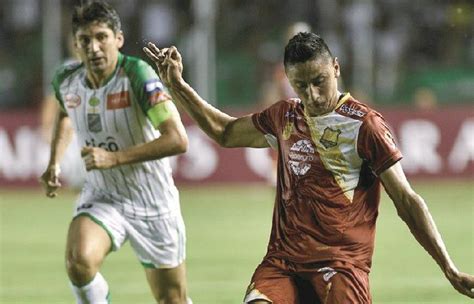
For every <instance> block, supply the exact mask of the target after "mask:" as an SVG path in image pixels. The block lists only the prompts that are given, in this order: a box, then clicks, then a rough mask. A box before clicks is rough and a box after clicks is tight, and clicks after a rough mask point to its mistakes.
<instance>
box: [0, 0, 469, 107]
mask: <svg viewBox="0 0 474 304" xmlns="http://www.w3.org/2000/svg"><path fill="white" fill-rule="evenodd" d="M46 1H47V0H2V1H1V2H0V108H2V109H6V108H18V107H35V108H37V107H39V105H40V103H41V100H43V97H44V96H47V95H48V94H49V93H50V92H48V91H47V89H45V88H44V86H43V83H44V79H43V77H44V73H43V68H44V66H43V61H42V60H41V59H42V54H41V52H42V50H43V47H42V45H43V38H44V35H45V34H44V28H43V26H42V25H43V22H44V18H43V16H44V11H43V10H44V5H43V4H44V3H45V2H46ZM48 1H51V0H48ZM57 1H58V2H59V3H60V4H61V12H62V14H61V32H62V38H61V41H60V42H59V43H60V44H61V46H62V57H63V58H58V64H59V62H60V60H64V59H66V58H67V57H70V52H68V47H67V45H68V38H67V37H68V36H69V35H70V26H69V23H70V12H71V7H72V6H73V5H74V4H75V3H77V2H79V1H80V0H76V1H73V0H57ZM109 2H110V3H112V4H113V5H114V6H115V7H116V8H117V10H118V12H119V14H120V15H121V17H122V22H123V30H124V33H125V38H126V43H125V47H124V51H125V52H127V53H128V54H132V55H135V56H140V57H143V58H144V57H145V56H144V55H143V54H142V51H141V48H142V47H143V45H144V43H145V42H146V41H154V42H157V43H158V45H162V46H166V45H170V44H175V45H177V46H178V47H179V48H181V49H183V50H184V52H183V53H184V54H185V55H186V54H190V53H193V52H195V51H196V50H195V49H193V45H192V44H189V43H188V40H189V37H190V35H191V33H192V32H193V31H195V30H196V27H199V26H200V24H198V23H197V21H196V17H195V16H196V11H197V10H199V7H197V6H199V5H202V4H203V3H206V1H205V0H201V1H199V0H122V1H119V0H113V1H109ZM208 3H211V4H212V5H213V7H214V12H215V22H214V29H213V30H212V35H213V36H214V37H215V47H216V48H215V63H216V64H215V75H216V77H215V84H214V85H215V90H216V95H217V100H218V104H219V105H222V106H225V107H252V106H253V107H255V106H256V105H258V104H259V105H266V104H268V103H271V102H273V101H276V100H277V99H279V98H283V97H285V95H288V94H291V91H290V92H289V93H288V90H286V91H285V89H282V88H284V87H285V85H286V84H285V81H286V80H285V76H284V73H283V70H282V66H281V61H282V57H283V49H284V46H285V45H286V43H287V41H288V33H289V31H290V29H291V28H292V26H294V25H295V24H304V25H305V26H307V28H310V29H311V30H312V31H313V32H316V33H319V34H320V35H321V36H322V37H323V38H324V39H325V40H326V41H327V42H328V44H329V47H330V48H331V49H332V51H333V55H335V56H337V57H338V59H339V62H340V63H341V67H342V83H341V86H342V88H343V89H344V90H346V91H350V92H351V93H352V94H353V95H355V96H356V97H358V98H360V99H361V100H364V101H366V102H373V103H379V104H390V105H398V104H416V105H417V106H420V107H427V108H429V107H433V106H436V105H437V104H452V103H472V102H473V101H474V86H473V85H472V84H473V83H474V39H473V28H474V3H473V2H472V1H469V0H416V1H412V0H410V1H409V0H377V1H375V0H360V1H356V0H354V1H347V0H293V1H286V0H260V1H253V0H221V1H217V0H208ZM187 58H189V56H185V61H186V60H191V59H187ZM185 72H187V71H185ZM51 76H52V75H51ZM48 81H49V80H48Z"/></svg>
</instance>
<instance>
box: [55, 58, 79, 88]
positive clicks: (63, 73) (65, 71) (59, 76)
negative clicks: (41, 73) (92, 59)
mask: <svg viewBox="0 0 474 304" xmlns="http://www.w3.org/2000/svg"><path fill="white" fill-rule="evenodd" d="M82 67H84V64H83V63H82V62H80V61H78V60H68V61H66V62H64V63H63V64H61V65H60V66H59V67H58V69H57V70H56V73H55V74H54V77H53V83H57V84H59V83H61V82H63V81H64V80H65V79H66V78H68V77H69V76H71V75H72V74H74V73H75V72H77V71H79V70H80V69H81V68H82Z"/></svg>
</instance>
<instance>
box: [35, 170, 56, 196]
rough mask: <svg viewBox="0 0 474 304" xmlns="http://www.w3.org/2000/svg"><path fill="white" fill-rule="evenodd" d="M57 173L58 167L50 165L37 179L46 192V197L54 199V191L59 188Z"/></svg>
mask: <svg viewBox="0 0 474 304" xmlns="http://www.w3.org/2000/svg"><path fill="white" fill-rule="evenodd" d="M59 172H60V169H59V166H58V165H50V166H48V168H47V169H46V171H45V172H44V173H43V174H42V175H41V177H40V179H39V181H40V183H41V185H42V186H43V188H44V189H45V190H46V196H47V197H51V198H53V197H56V195H57V193H56V191H57V190H58V189H59V188H60V187H61V183H60V182H59Z"/></svg>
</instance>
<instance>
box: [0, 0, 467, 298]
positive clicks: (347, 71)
mask: <svg viewBox="0 0 474 304" xmlns="http://www.w3.org/2000/svg"><path fill="white" fill-rule="evenodd" d="M77 2H79V1H72V0H70V1H66V0H64V1H61V0H2V1H0V303H72V296H71V295H70V292H69V287H68V285H67V277H66V274H65V272H64V270H63V268H64V267H63V250H64V241H65V235H66V229H67V225H68V223H69V220H70V214H71V212H72V202H73V201H74V199H75V198H76V195H77V194H76V192H75V190H74V186H75V185H77V183H78V181H77V180H75V179H74V177H75V176H77V174H76V171H75V170H77V169H76V168H75V167H74V166H72V165H71V163H72V162H73V161H70V160H73V159H74V155H72V156H71V154H72V153H69V154H68V156H67V159H66V161H65V163H64V173H65V175H66V176H65V184H69V185H70V186H71V187H69V190H66V189H65V190H64V191H63V192H62V193H61V195H60V197H59V198H58V199H56V200H47V199H46V198H44V197H43V194H42V192H41V191H40V189H39V187H38V185H37V183H36V180H37V177H38V176H39V175H40V174H41V173H42V171H43V170H44V168H45V165H46V162H47V159H48V153H49V144H48V136H46V135H45V133H48V132H49V131H50V130H49V129H48V128H49V124H48V122H47V121H46V122H45V119H46V120H47V119H48V118H47V115H46V118H45V116H44V115H42V114H41V113H43V114H44V111H46V110H45V107H44V105H45V103H46V102H45V100H46V99H47V98H46V97H47V96H48V95H49V94H50V92H51V90H50V87H49V82H50V79H51V77H52V74H53V72H54V69H55V68H56V67H57V66H58V65H59V64H60V63H61V62H62V61H64V60H66V59H67V58H68V57H70V52H69V51H68V44H69V42H68V41H69V40H68V35H69V34H70V26H69V23H70V13H71V7H72V6H73V5H74V4H76V3H77ZM109 2H110V3H112V4H113V5H114V6H115V7H116V8H117V10H118V12H119V14H120V15H121V17H122V22H123V30H124V33H125V38H126V43H125V46H124V48H123V52H124V53H127V54H131V55H135V56H138V57H142V58H144V57H145V56H144V54H142V51H141V48H142V46H143V45H144V43H145V42H146V41H154V42H157V44H158V45H160V46H168V45H171V44H174V45H177V46H178V48H179V49H180V50H181V51H182V53H183V57H184V60H185V76H186V79H187V80H188V81H189V82H190V83H191V84H192V85H193V86H194V87H195V88H196V89H197V91H198V92H199V93H200V94H201V95H202V96H203V97H205V98H208V99H209V100H210V101H212V102H214V103H215V104H217V106H218V107H220V108H223V109H225V110H226V111H229V112H233V113H240V114H241V113H250V112H252V111H255V110H258V109H261V108H263V107H264V106H265V105H267V104H268V101H269V100H271V101H273V99H274V98H275V97H274V96H277V97H278V93H277V91H278V88H277V87H278V85H277V84H279V83H281V82H282V79H283V78H282V76H281V65H280V62H281V60H282V56H283V48H284V46H285V44H286V41H285V37H286V31H287V29H288V27H289V26H290V25H292V24H294V23H295V22H306V23H308V24H309V25H310V26H311V27H312V28H313V31H314V32H316V33H319V34H321V36H322V37H323V38H325V39H326V41H327V42H328V44H329V46H330V48H331V49H332V51H333V54H334V55H335V56H337V57H338V58H339V62H340V63H341V66H342V80H341V83H340V85H341V87H342V89H343V90H344V91H349V92H351V94H352V95H353V96H355V97H356V98H358V99H360V100H362V101H366V102H368V103H371V104H372V106H373V107H375V108H376V109H377V110H379V111H380V112H382V113H383V114H384V115H385V117H386V118H387V119H388V121H389V122H390V123H391V124H392V126H393V127H394V131H395V134H396V135H397V138H398V142H399V145H400V147H401V149H402V151H403V153H404V155H405V158H404V160H403V165H404V167H405V170H406V172H407V173H408V174H409V178H410V179H411V180H412V181H413V184H414V186H415V189H416V190H417V191H419V193H420V194H421V195H422V196H423V197H425V199H426V200H427V202H428V204H429V207H430V210H431V212H432V214H433V216H434V218H435V221H436V222H437V224H438V226H439V229H440V231H441V233H442V235H443V237H444V240H445V242H446V244H447V247H448V249H449V251H450V253H451V255H452V257H453V259H454V261H455V262H456V263H457V265H458V267H459V268H460V269H461V270H463V271H466V272H470V273H474V220H473V219H474V183H473V182H474V162H473V160H474V106H473V102H474V39H473V29H474V4H473V2H472V1H469V0H465V1H461V0H415V1H413V0H410V1H408V0H398V1H397V0H353V1H342V0H292V1H284V0H272V1H270V0H259V1H252V0H221V1H217V0H194V1H193V0H122V1H118V0H116V1H109ZM183 119H184V120H185V122H186V125H187V131H188V135H189V137H190V148H189V151H188V152H187V153H186V154H185V155H183V156H179V157H177V158H174V159H173V163H174V172H175V177H176V180H177V184H178V187H179V188H180V189H181V193H182V209H183V213H184V217H185V221H186V223H187V230H188V271H189V288H190V294H191V296H192V297H193V299H194V302H195V303H196V304H201V303H240V302H241V300H242V298H243V293H244V291H245V289H246V287H247V284H248V281H249V279H250V276H251V274H252V273H253V270H254V268H255V267H256V266H257V264H258V263H259V262H260V260H261V258H262V256H263V254H264V252H265V247H266V242H267V239H268V236H269V231H270V224H271V213H272V206H273V195H274V194H273V188H272V185H271V182H270V180H271V179H272V177H273V176H272V175H273V174H272V160H271V157H270V154H269V152H268V151H267V150H252V149H237V150H227V151H223V150H222V149H220V148H218V147H217V146H216V145H214V144H213V143H212V142H211V141H210V140H209V139H208V138H207V137H205V135H204V134H203V133H202V132H201V131H199V129H198V128H197V127H196V126H195V125H194V124H192V123H191V121H190V120H189V119H188V118H187V117H186V116H185V115H183ZM76 158H77V155H76ZM104 267H105V268H104V275H105V276H106V277H107V279H108V280H109V282H110V285H111V288H112V300H113V303H151V302H152V299H151V296H150V293H149V291H148V287H147V285H146V283H145V278H144V275H143V271H142V270H141V267H140V266H139V263H138V262H136V259H135V258H134V257H133V253H132V252H131V250H130V249H129V248H128V247H125V248H124V250H122V251H121V252H119V253H114V254H112V255H111V256H110V258H109V259H108V260H107V261H106V263H105V265H104ZM371 284H372V292H373V297H374V303H469V301H468V300H467V298H464V297H462V296H460V295H458V294H457V293H456V291H454V289H452V288H451V286H450V285H449V283H448V281H447V280H446V279H445V278H444V277H443V275H442V273H441V272H440V271H439V270H438V268H437V266H436V265H435V263H434V262H433V261H432V260H431V258H430V257H429V256H428V255H427V254H426V253H425V252H424V251H423V250H422V249H421V247H420V246H418V245H417V243H416V242H415V241H414V238H413V237H412V236H411V235H410V234H409V232H408V229H407V228H406V227H405V225H404V224H403V223H402V222H401V220H399V219H398V218H397V215H396V212H395V210H394V208H393V206H392V204H391V202H390V201H389V200H388V199H387V197H386V196H384V199H383V202H382V203H381V211H380V218H379V222H378V235H377V243H376V250H375V257H374V265H373V272H372V274H371Z"/></svg>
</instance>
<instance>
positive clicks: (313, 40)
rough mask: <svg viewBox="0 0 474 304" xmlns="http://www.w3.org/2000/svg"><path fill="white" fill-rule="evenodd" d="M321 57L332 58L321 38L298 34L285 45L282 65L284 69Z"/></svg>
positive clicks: (309, 34)
mask: <svg viewBox="0 0 474 304" xmlns="http://www.w3.org/2000/svg"><path fill="white" fill-rule="evenodd" d="M321 57H322V58H324V57H326V58H328V59H331V58H332V54H331V51H330V50H329V47H328V46H327V44H326V42H324V40H323V38H321V37H319V36H318V35H316V34H314V33H308V32H300V33H298V34H296V35H295V36H293V38H291V39H290V41H289V42H288V44H287V45H286V47H285V57H284V60H283V63H284V65H285V67H286V66H287V65H290V64H295V63H300V62H306V61H308V60H311V59H315V58H321Z"/></svg>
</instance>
